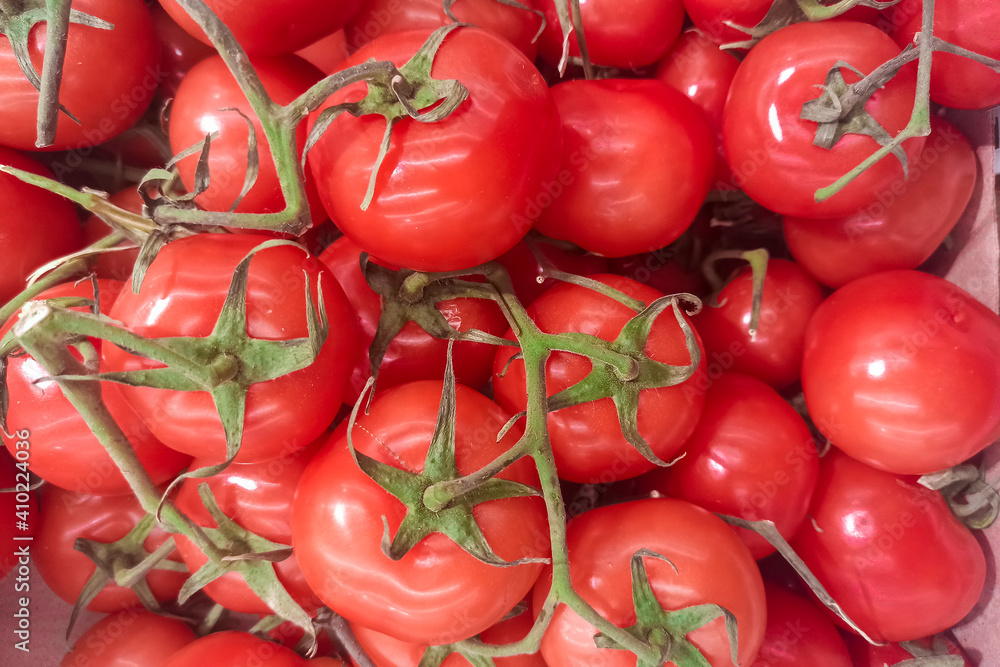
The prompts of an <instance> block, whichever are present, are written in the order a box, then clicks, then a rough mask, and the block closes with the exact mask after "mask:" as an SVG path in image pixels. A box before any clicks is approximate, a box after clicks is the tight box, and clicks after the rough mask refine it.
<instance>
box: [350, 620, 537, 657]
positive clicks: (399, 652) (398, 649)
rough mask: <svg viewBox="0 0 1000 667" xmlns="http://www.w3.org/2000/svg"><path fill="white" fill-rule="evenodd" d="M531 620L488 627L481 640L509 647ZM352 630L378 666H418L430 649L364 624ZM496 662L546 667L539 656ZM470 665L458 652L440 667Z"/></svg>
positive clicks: (526, 629) (523, 635) (506, 621)
mask: <svg viewBox="0 0 1000 667" xmlns="http://www.w3.org/2000/svg"><path fill="white" fill-rule="evenodd" d="M532 621H533V619H532V616H531V614H528V613H522V614H518V615H517V616H514V617H513V618H509V619H506V620H503V621H500V622H499V623H497V624H496V625H493V626H491V627H489V628H487V629H486V630H484V631H483V632H481V633H480V634H479V638H480V639H482V640H483V642H484V643H486V644H510V643H513V642H516V641H519V640H521V639H524V637H525V635H527V634H528V631H529V630H530V629H531V626H532ZM351 630H353V631H354V636H355V637H357V639H358V643H359V644H361V648H363V649H364V650H365V653H366V654H368V657H370V658H371V659H372V661H373V662H374V663H375V667H418V665H419V664H420V660H421V658H423V656H424V652H425V651H426V650H427V646H426V645H420V644H411V643H407V642H404V641H400V640H398V639H395V638H393V637H390V636H389V635H386V634H383V633H381V632H376V631H375V630H372V629H371V628H366V627H364V626H361V625H357V624H352V625H351ZM493 662H494V663H496V666H497V667H546V665H545V661H544V660H542V656H541V654H540V653H531V654H524V655H517V656H511V657H508V658H494V659H493ZM470 666H471V663H470V662H469V661H468V660H466V659H465V658H464V657H463V656H462V655H460V654H458V653H452V654H451V655H449V656H448V657H447V658H445V659H444V661H443V662H442V663H441V667H470Z"/></svg>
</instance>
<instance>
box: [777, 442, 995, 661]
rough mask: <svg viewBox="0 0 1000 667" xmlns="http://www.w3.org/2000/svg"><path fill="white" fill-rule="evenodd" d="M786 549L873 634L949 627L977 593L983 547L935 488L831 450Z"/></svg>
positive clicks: (886, 636)
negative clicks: (805, 516)
mask: <svg viewBox="0 0 1000 667" xmlns="http://www.w3.org/2000/svg"><path fill="white" fill-rule="evenodd" d="M809 516H811V517H812V522H806V523H805V524H803V526H802V529H801V530H799V532H798V534H797V535H796V536H795V538H794V539H793V540H792V542H791V544H792V547H793V548H794V549H795V552H796V553H797V554H798V555H799V556H801V557H802V560H803V561H805V563H806V565H807V566H809V569H810V570H811V571H812V572H813V574H815V575H816V576H817V577H818V578H819V580H820V581H821V582H822V583H823V586H824V587H825V588H826V590H827V591H829V593H830V595H832V596H833V599H834V600H836V601H837V603H838V604H840V606H841V607H842V608H843V610H844V612H845V613H846V614H847V615H848V616H850V618H851V619H852V620H853V621H854V622H855V623H856V624H857V625H858V627H860V628H861V629H862V630H863V631H864V632H865V633H866V634H867V635H868V636H869V637H871V638H872V639H873V640H875V641H878V642H885V641H890V642H892V641H905V640H910V639H919V638H920V637H925V636H927V635H930V634H934V633H936V632H940V631H942V630H945V629H946V628H949V627H951V626H952V625H954V624H955V623H957V622H958V621H960V620H961V619H962V618H964V617H965V615H966V614H967V613H969V611H971V610H972V607H973V606H974V605H975V604H976V601H977V600H979V596H980V593H982V590H983V583H984V581H985V577H986V559H985V557H984V556H983V550H982V548H981V547H980V546H979V543H978V542H977V541H976V538H975V536H973V534H972V533H971V532H969V529H968V528H966V527H965V526H963V525H962V524H961V523H959V522H958V520H957V519H956V518H955V517H954V516H953V515H952V513H951V510H950V509H948V505H947V503H945V501H944V499H943V498H942V497H941V495H940V494H939V493H938V492H936V491H931V490H929V489H927V488H925V487H923V486H921V485H920V484H918V483H917V481H916V479H915V478H913V477H902V476H897V475H894V474H892V473H887V472H882V471H880V470H876V469H874V468H871V467H869V466H866V465H865V464H863V463H861V462H859V461H855V460H854V459H852V458H851V457H849V456H846V455H844V454H842V453H840V452H838V451H836V450H831V451H830V453H829V454H827V455H826V456H825V457H824V458H823V462H822V464H821V465H820V471H819V482H818V484H817V486H816V493H815V495H814V496H813V502H812V505H811V506H810V507H809Z"/></svg>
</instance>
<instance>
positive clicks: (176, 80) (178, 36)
mask: <svg viewBox="0 0 1000 667" xmlns="http://www.w3.org/2000/svg"><path fill="white" fill-rule="evenodd" d="M149 12H150V14H151V15H152V17H153V29H154V30H156V36H157V37H159V41H160V65H161V67H162V68H163V81H162V82H161V83H160V87H161V88H162V90H163V93H164V94H165V95H167V96H169V97H173V96H175V95H176V94H177V87H178V86H180V85H181V81H183V80H184V77H185V76H186V75H187V73H188V70H190V69H191V68H192V67H193V66H194V65H196V64H197V63H199V62H201V61H202V60H204V59H205V58H208V57H209V56H211V55H214V54H215V49H213V48H212V47H211V46H209V45H207V44H204V43H203V42H201V41H199V40H197V39H195V38H194V37H192V36H191V35H190V34H188V32H187V31H186V30H184V28H182V27H180V26H179V25H177V22H176V21H174V19H173V18H172V17H171V16H170V14H168V13H167V11H166V10H165V9H163V6H162V5H160V4H158V3H153V4H151V5H149Z"/></svg>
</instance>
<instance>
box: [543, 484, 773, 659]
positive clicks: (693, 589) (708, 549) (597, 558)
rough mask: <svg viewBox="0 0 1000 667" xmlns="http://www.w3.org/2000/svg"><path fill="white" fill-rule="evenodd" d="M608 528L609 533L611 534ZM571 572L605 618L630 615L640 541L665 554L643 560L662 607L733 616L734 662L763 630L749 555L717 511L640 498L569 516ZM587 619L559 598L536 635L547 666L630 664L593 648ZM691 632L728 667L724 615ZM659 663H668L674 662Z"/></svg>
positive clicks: (625, 620) (751, 650)
mask: <svg viewBox="0 0 1000 667" xmlns="http://www.w3.org/2000/svg"><path fill="white" fill-rule="evenodd" d="M609 536H614V538H613V539H609ZM566 541H567V544H568V546H569V558H570V576H571V578H572V582H573V588H574V589H575V590H576V591H577V593H579V594H580V595H581V596H582V597H583V599H584V600H586V601H587V602H588V603H589V604H590V605H591V606H593V607H594V609H596V610H597V612H598V613H600V614H601V615H602V616H604V617H605V618H606V619H608V620H609V621H611V622H612V623H614V624H615V625H617V626H619V627H628V626H630V625H632V624H634V623H635V622H636V615H635V606H634V602H633V600H632V576H631V568H630V561H631V558H632V555H633V554H635V553H636V552H637V551H639V550H640V549H649V550H651V551H653V552H655V553H658V554H660V555H662V556H664V557H665V558H667V559H669V560H670V561H671V562H672V563H673V564H674V565H675V566H676V571H675V570H674V569H673V568H671V566H670V564H669V563H667V562H665V561H662V560H659V559H656V558H652V557H647V558H644V559H643V563H644V564H645V566H646V572H647V575H648V577H649V581H650V584H651V585H652V589H653V594H654V595H655V596H656V599H657V600H658V601H659V603H660V604H661V605H662V606H663V608H664V609H665V610H667V611H674V610H677V609H682V608H685V607H689V606H696V605H701V604H717V605H720V606H722V607H724V608H725V609H728V610H729V611H730V612H732V613H733V614H734V615H735V616H736V620H737V624H738V629H739V634H738V637H739V641H738V644H739V653H738V663H739V664H741V665H746V664H749V663H750V661H751V660H752V659H753V656H754V655H755V654H756V653H757V649H758V648H759V647H760V644H761V641H762V640H763V638H764V618H765V604H766V603H765V599H764V585H763V582H762V581H761V578H760V572H759V571H758V570H757V565H756V563H755V562H754V560H753V556H751V555H750V552H749V551H748V550H747V548H746V546H745V545H744V544H743V543H742V542H740V540H739V538H738V537H736V534H735V533H734V532H733V531H732V530H731V529H730V528H729V526H727V525H726V524H725V523H723V522H722V521H721V520H720V519H718V518H717V517H715V516H714V515H712V514H710V513H709V512H708V511H706V510H703V509H702V508H700V507H697V506H695V505H692V504H691V503H688V502H686V501H683V500H676V499H674V498H654V499H648V500H638V501H633V502H628V503H623V504H620V505H610V506H607V507H600V508H598V509H595V510H591V511H590V512H586V513H585V514H582V515H580V516H579V517H577V518H576V519H573V521H571V522H570V524H569V527H568V529H567V534H566ZM550 576H551V575H550V572H548V571H547V572H545V573H543V575H542V577H540V578H539V581H538V585H537V586H536V587H535V597H534V607H535V608H536V609H538V608H539V607H540V606H541V603H542V601H543V599H544V597H545V595H546V594H547V593H548V589H549V583H548V582H549V578H550ZM595 633H596V631H595V630H594V628H593V626H591V625H590V624H589V623H587V622H586V621H584V620H583V619H581V618H580V617H579V616H577V614H576V613H575V612H573V611H572V610H571V609H569V607H566V606H565V605H560V606H558V607H557V608H556V611H555V613H554V614H553V617H552V622H551V623H550V624H549V627H548V629H547V630H546V631H545V636H544V637H543V638H542V656H543V657H544V658H545V662H546V664H548V665H549V667H578V666H579V665H598V664H600V665H606V666H608V667H629V666H634V665H635V664H636V658H635V655H634V654H632V653H629V652H628V651H620V650H613V649H599V648H596V647H595V645H594V634H595ZM687 638H688V640H689V641H690V642H691V643H692V644H694V646H695V647H696V648H697V649H698V650H700V651H701V652H702V654H703V655H704V656H705V657H706V658H707V659H708V661H709V663H710V664H711V665H712V667H730V666H731V665H732V664H733V663H732V660H731V658H730V648H729V639H728V637H727V635H726V630H725V627H724V622H723V620H722V618H717V619H715V620H714V621H712V622H710V623H709V624H707V625H705V626H703V627H701V628H699V629H697V630H694V631H693V632H691V633H689V634H688V635H687ZM664 667H674V663H673V662H667V663H665V665H664Z"/></svg>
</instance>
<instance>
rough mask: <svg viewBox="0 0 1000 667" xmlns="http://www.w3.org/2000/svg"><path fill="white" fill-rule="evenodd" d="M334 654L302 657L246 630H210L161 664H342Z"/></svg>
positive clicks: (171, 666)
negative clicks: (309, 657) (208, 633)
mask: <svg viewBox="0 0 1000 667" xmlns="http://www.w3.org/2000/svg"><path fill="white" fill-rule="evenodd" d="M343 664H344V663H343V662H341V661H340V660H338V659H336V658H314V659H313V660H306V659H305V658H303V657H301V656H299V655H298V654H297V653H295V652H294V651H292V650H291V649H289V648H285V647H284V646H282V645H281V644H275V643H274V642H269V641H264V640H263V639H257V638H256V637H254V636H253V635H251V634H250V633H248V632H236V631H232V630H229V631H225V632H213V633H212V634H210V635H205V636H204V637H202V638H201V639H197V640H195V641H193V642H191V643H190V644H188V645H187V646H185V647H184V648H182V649H181V650H180V651H177V652H176V653H174V654H173V655H172V656H170V659H169V660H167V662H166V663H164V666H163V667H191V666H192V665H212V666H213V667H343Z"/></svg>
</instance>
